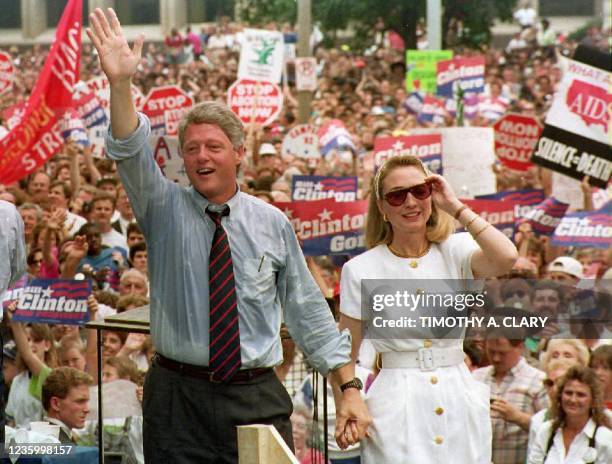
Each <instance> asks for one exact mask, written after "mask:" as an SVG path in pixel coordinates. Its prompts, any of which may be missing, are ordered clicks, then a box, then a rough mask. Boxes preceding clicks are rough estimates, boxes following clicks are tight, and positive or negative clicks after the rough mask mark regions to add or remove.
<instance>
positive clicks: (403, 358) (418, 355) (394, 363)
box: [381, 348, 465, 371]
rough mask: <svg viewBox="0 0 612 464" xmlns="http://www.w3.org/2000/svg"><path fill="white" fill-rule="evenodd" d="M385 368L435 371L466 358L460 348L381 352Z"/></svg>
mask: <svg viewBox="0 0 612 464" xmlns="http://www.w3.org/2000/svg"><path fill="white" fill-rule="evenodd" d="M381 356H382V367H383V369H401V368H406V367H418V368H419V369H421V370H422V371H433V370H435V369H437V368H438V367H448V366H456V365H457V364H461V363H462V362H463V360H464V359H465V353H464V352H463V350H460V349H458V348H419V349H418V350H417V351H389V352H386V353H381Z"/></svg>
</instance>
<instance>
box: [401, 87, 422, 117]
mask: <svg viewBox="0 0 612 464" xmlns="http://www.w3.org/2000/svg"><path fill="white" fill-rule="evenodd" d="M424 99H425V94H424V93H422V92H416V91H415V92H411V93H409V94H408V96H407V97H406V99H405V100H404V102H403V106H404V108H406V111H408V112H409V113H410V114H419V113H420V112H421V108H423V100H424Z"/></svg>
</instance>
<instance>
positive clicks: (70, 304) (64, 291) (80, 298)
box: [11, 279, 91, 325]
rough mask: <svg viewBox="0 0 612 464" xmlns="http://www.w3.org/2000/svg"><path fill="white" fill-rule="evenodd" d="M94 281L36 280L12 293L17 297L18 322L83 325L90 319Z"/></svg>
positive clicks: (15, 298)
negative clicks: (88, 306)
mask: <svg viewBox="0 0 612 464" xmlns="http://www.w3.org/2000/svg"><path fill="white" fill-rule="evenodd" d="M89 295H91V282H90V281H88V280H70V279H33V280H30V281H29V282H28V283H27V284H25V285H24V286H23V287H21V288H18V289H15V290H14V291H13V293H12V295H11V299H12V300H17V310H16V311H15V314H14V315H13V320H14V321H16V322H34V323H41V324H42V323H44V324H72V325H80V324H83V323H85V322H87V321H89V312H88V311H87V298H88V297H89Z"/></svg>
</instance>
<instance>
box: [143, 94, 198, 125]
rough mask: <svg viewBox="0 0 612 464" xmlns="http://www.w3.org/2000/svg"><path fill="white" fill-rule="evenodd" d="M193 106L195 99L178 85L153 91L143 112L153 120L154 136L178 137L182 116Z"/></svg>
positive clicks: (144, 105)
mask: <svg viewBox="0 0 612 464" xmlns="http://www.w3.org/2000/svg"><path fill="white" fill-rule="evenodd" d="M192 106H193V99H192V98H191V97H190V96H189V95H188V94H187V93H185V92H184V91H183V90H182V89H181V88H180V87H178V86H176V85H164V86H161V87H155V88H154V89H151V91H150V92H149V94H148V95H147V97H146V98H145V101H144V103H143V105H142V112H143V113H144V114H146V115H147V116H148V117H149V119H150V120H151V133H152V134H154V135H176V134H177V132H178V124H179V121H180V120H181V116H182V115H183V113H184V112H185V111H187V109H189V108H191V107H192Z"/></svg>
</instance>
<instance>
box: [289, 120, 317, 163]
mask: <svg viewBox="0 0 612 464" xmlns="http://www.w3.org/2000/svg"><path fill="white" fill-rule="evenodd" d="M281 155H282V156H297V157H298V158H305V159H309V158H315V159H319V158H320V157H321V154H320V153H319V136H318V135H317V129H316V128H315V127H314V126H312V125H310V124H300V125H298V126H295V127H294V128H293V129H291V130H290V131H289V132H288V133H287V135H285V138H283V144H282V145H281Z"/></svg>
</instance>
